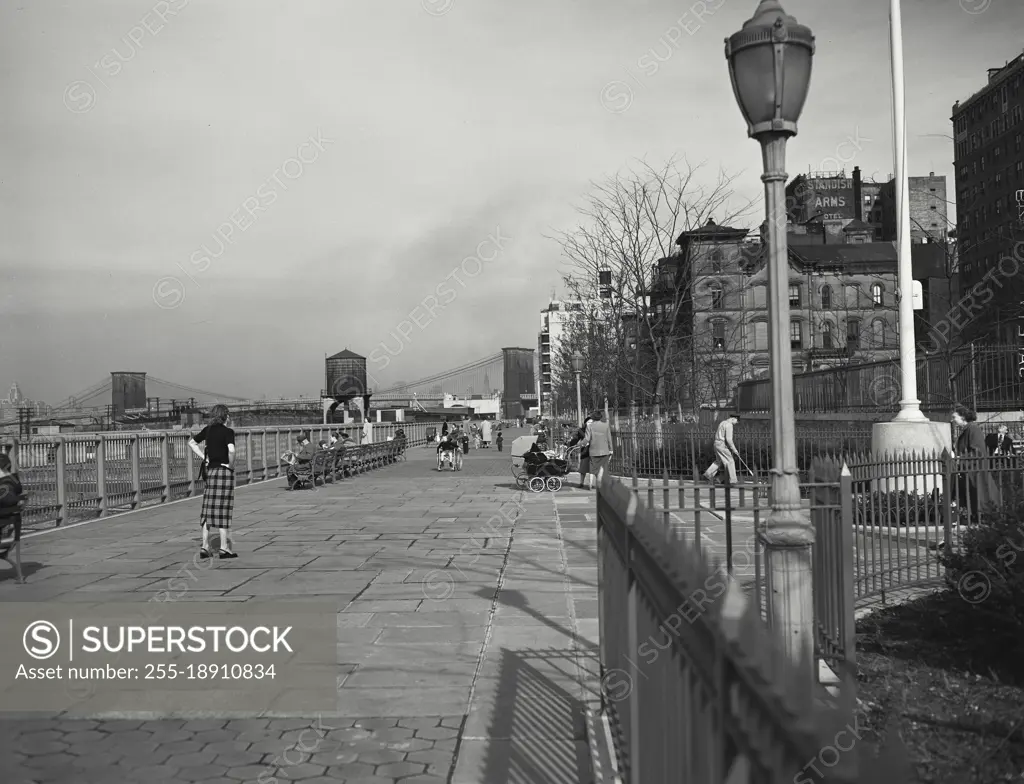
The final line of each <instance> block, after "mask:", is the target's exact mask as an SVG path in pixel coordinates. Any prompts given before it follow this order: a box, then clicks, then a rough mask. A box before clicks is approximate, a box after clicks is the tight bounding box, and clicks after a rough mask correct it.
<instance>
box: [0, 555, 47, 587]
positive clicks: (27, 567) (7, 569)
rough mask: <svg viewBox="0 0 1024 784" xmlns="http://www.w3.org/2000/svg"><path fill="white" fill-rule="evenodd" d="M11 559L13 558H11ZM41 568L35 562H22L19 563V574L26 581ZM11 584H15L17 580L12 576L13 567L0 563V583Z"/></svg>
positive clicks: (39, 564) (4, 562)
mask: <svg viewBox="0 0 1024 784" xmlns="http://www.w3.org/2000/svg"><path fill="white" fill-rule="evenodd" d="M11 557H12V558H13V556H11ZM42 568H43V565H42V564H41V563H38V562H37V561H22V562H21V574H22V576H23V577H24V578H25V580H26V581H27V580H28V578H29V577H31V576H32V575H33V574H35V573H36V572H38V571H39V570H40V569H42ZM3 582H11V583H16V582H17V579H16V578H15V575H14V567H13V566H11V565H10V564H9V563H7V562H6V561H0V583H3Z"/></svg>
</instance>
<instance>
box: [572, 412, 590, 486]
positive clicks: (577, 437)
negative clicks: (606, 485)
mask: <svg viewBox="0 0 1024 784" xmlns="http://www.w3.org/2000/svg"><path fill="white" fill-rule="evenodd" d="M590 421H591V417H587V418H586V419H584V420H583V424H582V425H580V428H579V430H577V431H576V433H575V434H574V435H573V437H572V438H571V439H570V440H569V443H567V444H566V446H568V447H573V446H576V444H578V443H579V442H580V441H582V440H583V439H584V438H586V437H587V423H588V422H590ZM589 476H590V447H588V446H585V447H583V448H582V449H580V490H585V489H586V486H587V484H586V483H587V479H588V478H589Z"/></svg>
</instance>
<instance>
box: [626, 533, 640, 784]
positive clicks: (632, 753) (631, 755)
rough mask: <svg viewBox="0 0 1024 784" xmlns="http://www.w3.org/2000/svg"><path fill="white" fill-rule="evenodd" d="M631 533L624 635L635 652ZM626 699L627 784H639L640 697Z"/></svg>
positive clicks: (636, 599) (629, 694)
mask: <svg viewBox="0 0 1024 784" xmlns="http://www.w3.org/2000/svg"><path fill="white" fill-rule="evenodd" d="M632 539H633V533H632V530H627V533H626V554H627V558H628V562H627V563H626V564H624V566H625V568H626V570H627V572H626V581H627V582H626V584H627V585H628V586H629V588H628V591H629V593H628V599H627V605H626V607H627V609H626V617H627V621H626V624H627V629H626V635H627V638H628V640H629V648H628V650H630V651H636V650H637V648H638V647H639V645H640V642H641V640H640V639H639V634H638V631H639V621H638V618H637V613H638V612H639V608H640V598H639V593H640V589H639V586H638V585H637V580H636V575H635V574H634V573H633V542H632ZM626 699H627V700H629V706H628V710H629V736H630V737H629V740H628V741H627V743H628V746H627V749H628V751H627V752H626V755H627V756H626V759H627V760H628V761H629V783H628V784H639V782H640V781H641V780H642V779H641V778H640V767H641V760H640V695H639V694H638V693H637V689H636V688H632V689H630V690H629V692H627V696H626Z"/></svg>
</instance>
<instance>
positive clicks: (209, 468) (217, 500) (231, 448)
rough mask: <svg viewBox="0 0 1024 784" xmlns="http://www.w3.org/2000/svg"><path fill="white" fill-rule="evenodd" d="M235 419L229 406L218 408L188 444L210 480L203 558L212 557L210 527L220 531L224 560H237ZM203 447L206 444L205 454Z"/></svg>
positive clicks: (205, 503) (203, 518)
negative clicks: (233, 521) (231, 424)
mask: <svg viewBox="0 0 1024 784" xmlns="http://www.w3.org/2000/svg"><path fill="white" fill-rule="evenodd" d="M230 421H231V418H230V417H229V416H228V407H227V406H223V405H216V406H214V407H213V408H212V409H210V424H208V425H207V426H206V427H204V428H203V429H202V430H201V431H200V432H199V433H198V434H197V435H194V436H192V438H190V439H189V441H188V446H189V449H191V450H192V451H193V452H194V453H195V454H196V455H198V457H199V458H200V459H201V460H202V461H203V464H202V469H201V470H200V475H201V476H202V478H203V479H205V481H206V488H205V489H204V490H203V511H202V513H201V517H200V521H201V522H200V525H201V526H202V530H203V545H202V547H201V548H200V550H199V557H200V558H209V557H210V528H211V527H213V528H219V529H220V550H219V551H218V552H217V555H218V556H219V557H221V558H237V557H238V553H236V552H234V551H233V550H232V549H231V537H230V535H229V534H228V530H229V529H230V528H231V513H232V512H233V511H234V507H235V469H234V467H233V464H234V462H235V431H234V430H232V429H231V428H230V427H228V423H229V422H230ZM200 444H205V445H206V448H205V451H204V449H203V448H202V447H200V446H199V445H200Z"/></svg>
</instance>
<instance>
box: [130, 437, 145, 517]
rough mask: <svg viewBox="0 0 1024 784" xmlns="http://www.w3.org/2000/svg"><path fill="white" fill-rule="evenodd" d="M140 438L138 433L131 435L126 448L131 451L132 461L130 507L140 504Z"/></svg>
mask: <svg viewBox="0 0 1024 784" xmlns="http://www.w3.org/2000/svg"><path fill="white" fill-rule="evenodd" d="M141 449H142V439H141V438H140V437H139V435H138V434H135V435H133V436H132V437H131V441H130V442H129V443H128V450H129V451H130V452H131V461H132V502H131V504H132V509H137V508H138V507H139V506H140V505H141V504H142V466H141V465H140V458H141V455H140V454H139V452H140V451H141Z"/></svg>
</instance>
